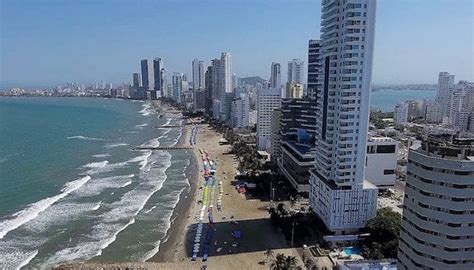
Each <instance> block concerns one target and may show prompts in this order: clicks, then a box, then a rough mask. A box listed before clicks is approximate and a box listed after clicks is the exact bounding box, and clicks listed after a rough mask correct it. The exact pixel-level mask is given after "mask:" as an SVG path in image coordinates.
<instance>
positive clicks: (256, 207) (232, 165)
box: [58, 105, 302, 269]
mask: <svg viewBox="0 0 474 270" xmlns="http://www.w3.org/2000/svg"><path fill="white" fill-rule="evenodd" d="M160 107H161V108H162V109H163V110H169V111H173V112H174V110H173V109H172V108H169V107H166V106H162V105H160ZM192 128H193V125H189V124H184V126H183V135H182V137H181V139H180V141H179V142H178V144H177V146H186V147H192V149H190V150H186V151H189V154H190V155H192V159H191V160H192V161H191V164H190V166H189V167H188V169H187V172H186V177H188V179H189V182H190V187H189V188H188V189H187V190H186V192H183V194H182V195H181V199H180V201H179V203H178V205H177V206H176V209H175V211H174V214H173V219H172V220H173V222H172V224H171V227H170V229H169V230H168V232H167V235H166V237H165V240H164V241H163V242H162V243H161V245H160V249H159V252H158V253H157V254H156V255H155V256H153V257H152V258H151V259H149V260H148V261H147V262H146V263H116V264H112V263H111V264H98V263H85V264H75V265H68V267H67V268H58V269H84V268H82V267H87V268H86V269H99V268H100V269H125V268H128V269H200V268H201V266H204V265H205V266H207V269H269V264H270V263H271V260H272V258H267V257H266V256H265V255H264V252H265V251H266V250H268V249H271V250H273V252H274V254H275V256H276V254H278V253H283V254H285V255H291V256H295V257H296V258H297V259H298V263H299V265H302V262H301V260H300V259H299V258H300V256H299V254H298V250H297V249H296V248H292V247H290V245H289V243H288V242H287V241H286V240H285V239H284V236H283V234H282V233H281V232H279V231H277V230H276V229H275V228H273V227H272V226H271V223H270V220H269V214H268V210H267V209H268V207H269V201H266V200H261V199H256V198H249V197H248V196H247V195H245V194H241V193H238V192H237V191H236V189H235V185H236V183H237V181H236V180H235V179H234V177H235V174H236V168H237V164H238V163H237V159H236V158H235V156H234V155H233V154H229V153H228V152H229V150H230V145H220V144H219V140H220V139H221V138H222V135H221V134H219V133H217V132H215V131H214V130H212V129H211V128H210V127H209V126H208V125H207V124H198V125H197V128H198V131H197V134H196V144H195V145H192V146H191V145H190V142H189V141H190V140H189V139H190V136H191V129H192ZM199 149H202V150H206V151H207V152H208V153H209V154H210V156H211V158H212V159H213V160H214V161H216V164H217V170H216V174H215V179H216V180H217V182H218V183H219V182H222V189H223V193H222V209H221V211H217V210H214V211H213V218H214V224H213V226H212V230H213V236H212V239H211V244H210V247H209V257H208V260H207V261H206V262H203V258H202V249H201V251H200V252H199V253H198V257H197V260H196V261H192V260H191V257H192V250H193V245H194V241H193V240H194V237H195V230H194V229H193V228H195V226H196V224H197V223H198V217H199V213H200V211H201V208H202V205H201V204H200V202H201V200H202V198H203V188H202V186H203V185H204V177H203V161H202V159H201V154H200V152H199ZM216 186H217V185H216ZM217 194H218V191H216V196H214V197H213V198H212V201H211V202H209V204H210V205H213V206H214V209H215V206H216V201H217V198H218V197H219V196H218V195H217ZM231 217H233V219H232V221H233V222H231ZM203 223H204V224H203V225H204V228H205V229H204V232H206V230H208V223H209V222H208V220H207V215H206V218H204V222H203ZM234 231H239V232H240V233H241V238H239V239H236V238H234V237H233V236H232V232H234ZM203 240H204V236H202V237H201V247H202V246H203V242H204V241H203ZM65 266H66V265H63V266H62V267H65Z"/></svg>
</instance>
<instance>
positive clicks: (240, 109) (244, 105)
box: [231, 94, 250, 128]
mask: <svg viewBox="0 0 474 270" xmlns="http://www.w3.org/2000/svg"><path fill="white" fill-rule="evenodd" d="M231 110H232V113H231V119H232V121H231V122H232V127H234V128H248V127H249V111H250V99H249V96H248V95H247V94H240V95H239V96H238V97H237V98H235V99H234V101H232V109H231Z"/></svg>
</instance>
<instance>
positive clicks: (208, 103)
mask: <svg viewBox="0 0 474 270" xmlns="http://www.w3.org/2000/svg"><path fill="white" fill-rule="evenodd" d="M213 73H214V66H213V65H210V66H208V67H207V70H206V74H205V78H206V79H205V81H204V84H205V91H206V94H205V96H206V98H205V101H204V107H205V112H206V114H207V115H209V116H212V100H213V95H214V84H213V76H214V74H213Z"/></svg>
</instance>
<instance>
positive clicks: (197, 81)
mask: <svg viewBox="0 0 474 270" xmlns="http://www.w3.org/2000/svg"><path fill="white" fill-rule="evenodd" d="M192 68H193V111H195V112H196V111H202V110H204V103H205V102H204V101H205V92H204V88H205V76H204V61H200V60H198V59H194V60H193V62H192Z"/></svg>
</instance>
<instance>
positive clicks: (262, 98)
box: [257, 88, 281, 150]
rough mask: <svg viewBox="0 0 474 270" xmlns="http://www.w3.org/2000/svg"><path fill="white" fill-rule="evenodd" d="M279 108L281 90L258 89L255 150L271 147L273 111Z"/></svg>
mask: <svg viewBox="0 0 474 270" xmlns="http://www.w3.org/2000/svg"><path fill="white" fill-rule="evenodd" d="M280 106H281V88H270V89H260V90H259V92H258V93H257V148H258V150H267V149H268V148H270V146H271V134H272V130H271V123H272V113H273V110H274V109H279V108H280Z"/></svg>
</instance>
